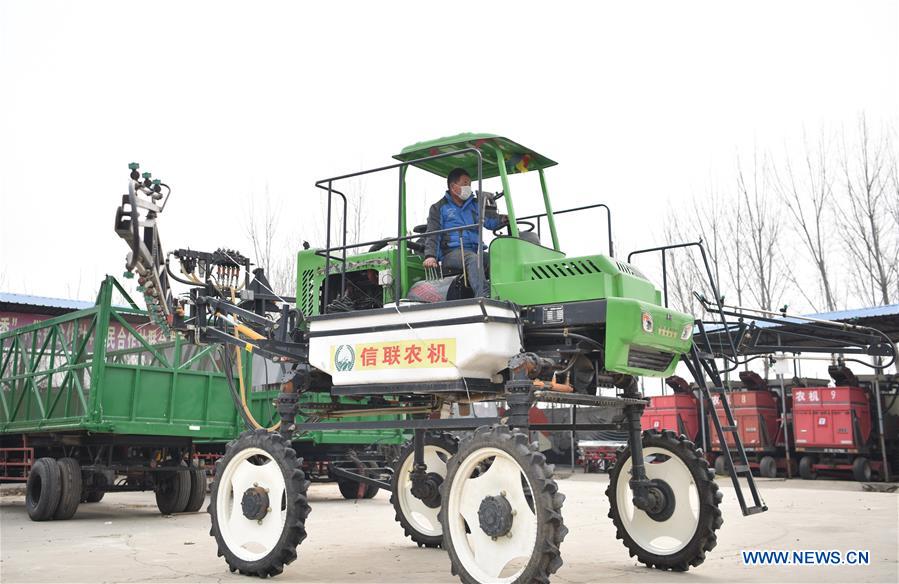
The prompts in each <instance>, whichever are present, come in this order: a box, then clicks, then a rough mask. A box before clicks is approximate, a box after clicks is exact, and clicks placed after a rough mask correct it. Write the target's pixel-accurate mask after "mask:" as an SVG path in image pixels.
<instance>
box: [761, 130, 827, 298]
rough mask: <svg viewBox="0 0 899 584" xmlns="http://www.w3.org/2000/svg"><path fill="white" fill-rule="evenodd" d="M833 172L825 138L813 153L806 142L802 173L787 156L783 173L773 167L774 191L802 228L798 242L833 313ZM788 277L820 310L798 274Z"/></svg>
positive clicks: (792, 273) (820, 291)
mask: <svg viewBox="0 0 899 584" xmlns="http://www.w3.org/2000/svg"><path fill="white" fill-rule="evenodd" d="M830 171H831V168H830V160H829V155H828V143H827V141H826V139H825V138H824V137H823V136H822V137H821V139H819V141H818V143H817V144H816V145H815V146H814V149H813V148H812V147H810V146H809V143H808V140H807V139H805V140H804V160H803V161H802V163H801V169H798V170H797V169H794V167H793V162H792V160H791V159H790V157H789V155H787V156H785V158H784V163H783V167H782V169H781V170H780V171H778V169H777V167H776V166H772V181H773V185H774V189H775V191H776V192H777V193H778V194H779V195H780V199H781V201H783V203H784V205H785V206H786V208H787V210H788V211H789V212H790V217H792V219H793V220H794V221H795V224H796V225H798V227H799V229H798V236H799V239H800V240H801V241H802V244H803V247H804V248H805V251H806V252H807V253H808V254H809V256H811V260H812V262H813V263H814V265H815V270H816V272H817V277H818V288H819V293H820V295H821V299H822V300H823V305H824V307H825V308H826V309H827V310H829V311H833V310H836V309H837V301H836V296H835V294H834V291H833V285H832V283H831V277H830V271H829V264H828V260H829V259H830V253H829V246H828V244H827V242H828V240H829V235H830V234H831V233H832V228H833V225H834V221H833V217H832V206H831V201H832V199H833V180H834V179H833V176H832V173H831V172H830ZM788 274H789V277H790V280H791V282H792V283H793V284H794V286H795V289H796V290H798V291H799V292H800V293H801V294H802V295H803V296H804V297H805V299H806V300H807V301H808V303H809V304H811V306H812V308H813V309H814V310H816V311H817V310H819V308H818V302H816V301H815V299H813V298H812V297H811V296H810V295H808V294H807V293H806V291H805V290H806V287H805V286H803V285H801V283H800V282H799V281H798V280H797V277H796V272H795V271H790V272H788Z"/></svg>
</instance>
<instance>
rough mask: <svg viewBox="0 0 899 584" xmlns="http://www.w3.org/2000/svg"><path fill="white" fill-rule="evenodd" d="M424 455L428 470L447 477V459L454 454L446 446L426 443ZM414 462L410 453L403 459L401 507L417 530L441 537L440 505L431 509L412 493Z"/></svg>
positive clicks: (407, 519) (400, 480)
mask: <svg viewBox="0 0 899 584" xmlns="http://www.w3.org/2000/svg"><path fill="white" fill-rule="evenodd" d="M424 455H425V465H426V466H427V467H428V470H427V471H426V472H428V473H432V472H433V473H436V474H439V475H440V476H441V477H443V478H446V461H447V460H448V459H449V457H450V456H452V454H451V453H450V452H449V451H448V450H446V449H445V448H440V447H439V446H431V445H430V444H425V449H424ZM414 462H415V456H414V455H413V454H410V455H409V456H407V457H406V460H404V461H403V465H402V466H401V467H400V470H399V473H400V474H399V479H398V484H397V487H398V489H397V493H396V496H397V499H399V504H400V509H401V510H402V511H403V515H404V516H405V518H406V521H407V522H408V523H409V525H411V526H412V528H413V529H415V531H417V532H419V533H421V534H422V535H426V536H429V537H439V536H441V535H443V527H442V526H441V525H440V519H438V517H437V515H438V514H439V513H440V507H437V508H435V509H431V508H430V507H428V506H427V505H425V504H424V502H423V501H422V500H421V499H419V498H418V497H416V496H415V495H413V494H412V479H411V478H410V477H409V473H411V472H412V465H413V463H414Z"/></svg>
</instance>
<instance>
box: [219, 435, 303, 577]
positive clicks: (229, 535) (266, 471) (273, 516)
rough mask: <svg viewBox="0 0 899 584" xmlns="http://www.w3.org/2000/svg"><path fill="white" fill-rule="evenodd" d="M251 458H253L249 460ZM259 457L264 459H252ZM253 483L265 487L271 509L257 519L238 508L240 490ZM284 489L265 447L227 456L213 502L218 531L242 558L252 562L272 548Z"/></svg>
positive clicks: (281, 521)
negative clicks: (229, 457) (249, 517)
mask: <svg viewBox="0 0 899 584" xmlns="http://www.w3.org/2000/svg"><path fill="white" fill-rule="evenodd" d="M254 457H256V458H254ZM251 458H254V461H253V462H251V461H250V459H251ZM259 461H264V462H263V463H262V464H255V463H254V462H259ZM254 486H259V487H262V488H264V489H268V498H269V505H270V507H271V509H272V511H271V512H269V513H266V515H265V517H264V518H262V519H261V520H259V521H257V520H254V519H247V518H246V517H245V516H244V514H243V510H242V508H241V501H242V499H243V494H244V492H246V490H247V489H251V488H253V487H254ZM285 489H286V483H285V481H284V473H283V472H282V471H281V467H280V466H279V465H278V463H277V462H275V460H274V458H272V455H271V454H269V453H268V452H266V451H265V450H262V449H261V448H247V449H245V450H241V451H240V452H238V453H237V454H236V455H235V456H234V458H232V459H231V461H230V462H229V463H228V466H226V467H225V469H224V470H223V471H222V476H221V478H220V479H219V481H218V487H217V489H216V506H215V512H216V518H217V519H218V528H219V533H221V535H222V539H223V540H224V541H225V545H227V546H228V549H229V550H231V553H233V554H234V555H235V556H237V557H238V558H240V559H242V560H244V561H247V562H253V561H255V560H259V559H262V558H264V557H265V556H266V555H268V554H269V553H270V552H271V551H272V549H274V548H275V546H276V545H277V544H278V540H280V539H281V533H282V532H283V531H284V523H285V521H286V519H287V509H282V508H281V507H282V498H283V496H284V491H285Z"/></svg>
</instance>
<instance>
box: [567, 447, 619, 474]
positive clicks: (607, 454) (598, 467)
mask: <svg viewBox="0 0 899 584" xmlns="http://www.w3.org/2000/svg"><path fill="white" fill-rule="evenodd" d="M622 446H624V444H623V443H614V442H604V441H601V440H581V441H580V442H578V451H579V454H580V458H579V462H580V463H581V464H582V465H584V472H585V473H589V472H600V471H602V472H608V471H609V470H611V468H612V465H614V464H615V461H617V460H618V449H619V448H621V447H622Z"/></svg>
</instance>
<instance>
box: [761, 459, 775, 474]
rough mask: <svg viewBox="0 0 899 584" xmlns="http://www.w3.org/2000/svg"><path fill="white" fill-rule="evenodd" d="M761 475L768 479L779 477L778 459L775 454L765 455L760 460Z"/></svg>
mask: <svg viewBox="0 0 899 584" xmlns="http://www.w3.org/2000/svg"><path fill="white" fill-rule="evenodd" d="M759 475H761V476H763V477H765V478H766V479H774V478H777V461H776V460H774V457H773V456H763V457H762V459H761V460H760V461H759Z"/></svg>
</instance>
